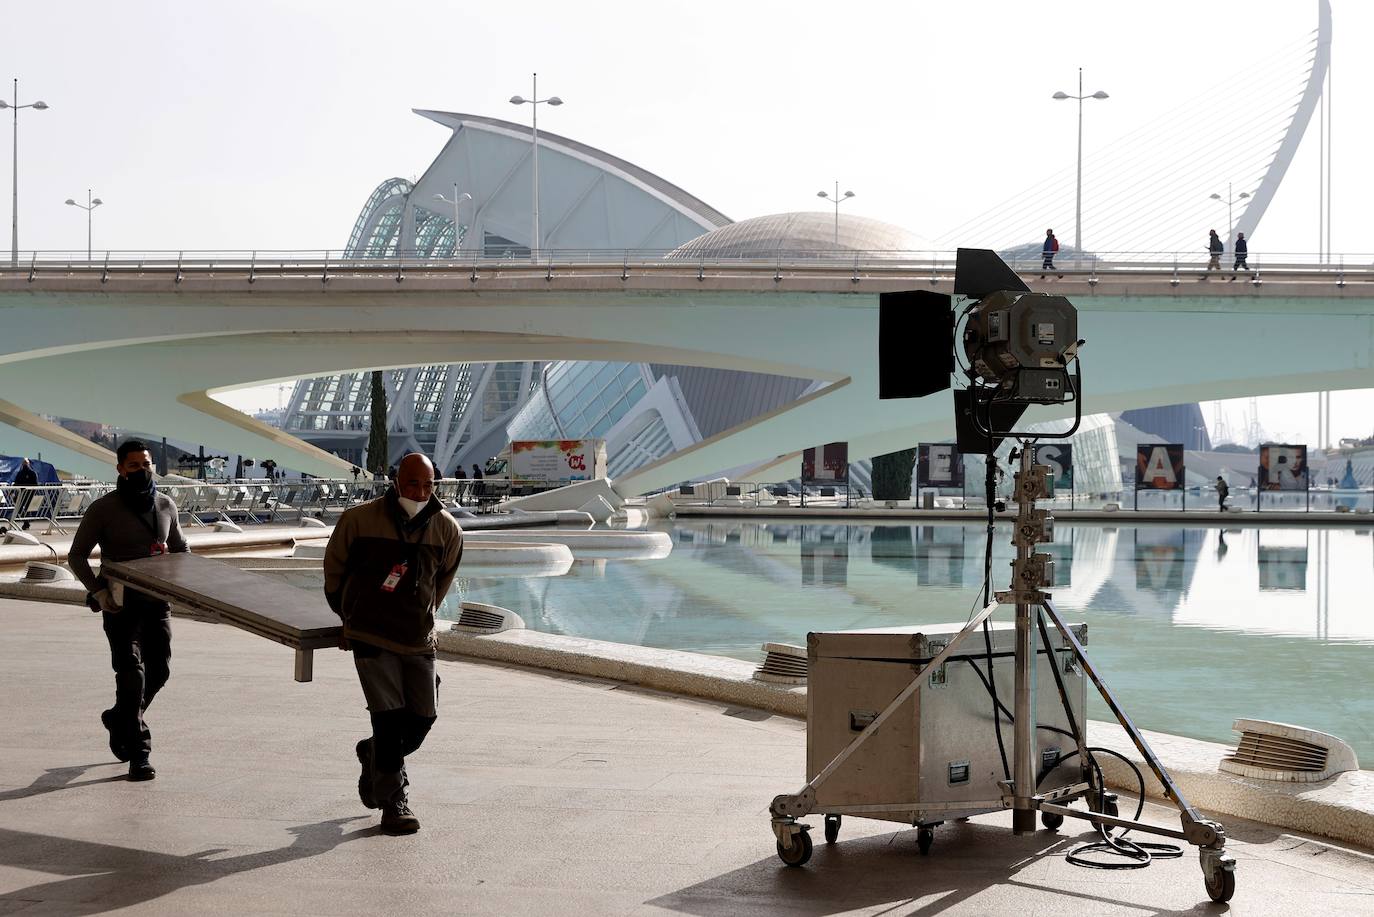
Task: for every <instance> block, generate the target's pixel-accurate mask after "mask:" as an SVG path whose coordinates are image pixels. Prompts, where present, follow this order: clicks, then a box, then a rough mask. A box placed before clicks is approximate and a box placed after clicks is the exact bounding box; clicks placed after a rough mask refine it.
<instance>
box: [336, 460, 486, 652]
mask: <svg viewBox="0 0 1374 917" xmlns="http://www.w3.org/2000/svg"><path fill="white" fill-rule="evenodd" d="M462 556H463V529H462V527H461V526H459V525H458V522H457V521H456V520H455V519H454V518H453V517H452V516H451V515H449V514H448V513H447V512H446V511H445V510H444V506H443V504H442V503H440V502H439V500H438V499H437V498H434V497H430V500H429V503H428V504H426V505H425V507H424V508H423V509H421V510H420V512H419V513H417V514H416V515H415V517H414V518H412V519H406V515H405V511H404V510H402V509H401V505H400V503H399V502H398V501H397V499H396V488H394V487H391V488H388V489H387V492H386V493H385V494H383V495H382V496H380V497H378V498H376V499H375V500H369V501H367V502H366V503H363V504H362V505H360V506H355V507H353V508H352V509H350V510H348V511H346V512H345V513H344V514H343V515H342V516H341V517H339V523H338V525H336V526H335V527H334V534H333V535H331V536H330V538H329V547H328V548H326V549H325V554H324V594H325V598H326V599H328V601H329V607H330V608H332V609H334V613H335V614H337V615H338V616H339V617H340V618H342V619H343V634H344V637H345V638H346V639H347V640H349V641H350V642H357V643H365V644H368V645H369V646H373V647H377V648H380V649H384V650H389V651H391V652H393V653H400V654H402V655H412V656H414V655H424V654H429V653H433V652H434V645H435V641H434V612H435V610H436V609H437V608H438V607H439V603H440V602H442V601H443V600H444V596H445V595H447V594H448V590H449V587H450V586H452V585H453V578H454V576H455V575H457V572H458V562H459V561H460V560H461V559H462ZM393 572H399V573H400V576H399V578H398V579H397V580H396V582H395V583H394V585H392V587H391V588H390V589H388V588H385V587H386V586H387V580H388V577H390V576H391V575H392V573H393Z"/></svg>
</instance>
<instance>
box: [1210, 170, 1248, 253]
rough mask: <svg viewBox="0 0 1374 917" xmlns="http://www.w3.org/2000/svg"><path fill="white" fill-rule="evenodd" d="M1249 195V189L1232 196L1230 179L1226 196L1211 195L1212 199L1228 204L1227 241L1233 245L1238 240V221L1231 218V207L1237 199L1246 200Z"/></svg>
mask: <svg viewBox="0 0 1374 917" xmlns="http://www.w3.org/2000/svg"><path fill="white" fill-rule="evenodd" d="M1249 196H1250V192H1248V191H1242V192H1241V193H1240V194H1237V195H1236V196H1235V197H1232V196H1231V183H1230V182H1229V181H1228V182H1227V183H1226V196H1225V197H1222V196H1221V195H1220V194H1213V195H1211V199H1212V200H1214V201H1221V202H1222V203H1223V204H1225V205H1226V241H1227V242H1229V243H1230V244H1231V245H1233V246H1234V245H1235V244H1236V240H1235V235H1236V221H1235V220H1234V219H1232V218H1231V207H1232V205H1233V204H1235V203H1236V201H1243V200H1245V199H1246V198H1247V197H1249Z"/></svg>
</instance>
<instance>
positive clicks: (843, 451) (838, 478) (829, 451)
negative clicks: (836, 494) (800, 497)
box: [801, 443, 849, 485]
mask: <svg viewBox="0 0 1374 917" xmlns="http://www.w3.org/2000/svg"><path fill="white" fill-rule="evenodd" d="M848 481H849V443H826V444H825V445H824V446H821V447H820V448H814V447H813V448H811V449H807V450H805V451H804V452H802V473H801V482H802V484H804V485H805V484H844V483H847V482H848Z"/></svg>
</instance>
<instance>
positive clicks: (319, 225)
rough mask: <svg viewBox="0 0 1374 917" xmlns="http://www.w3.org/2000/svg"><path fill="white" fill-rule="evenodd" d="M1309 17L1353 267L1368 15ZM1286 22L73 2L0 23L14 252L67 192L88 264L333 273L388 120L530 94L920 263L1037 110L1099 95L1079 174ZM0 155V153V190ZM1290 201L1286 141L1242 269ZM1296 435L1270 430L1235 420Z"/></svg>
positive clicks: (654, 165)
mask: <svg viewBox="0 0 1374 917" xmlns="http://www.w3.org/2000/svg"><path fill="white" fill-rule="evenodd" d="M1332 5H1333V8H1334V22H1335V41H1334V44H1333V67H1332V74H1333V93H1332V98H1333V103H1334V104H1333V142H1332V148H1333V157H1332V158H1333V167H1332V173H1333V176H1334V196H1335V205H1334V207H1333V220H1332V224H1333V229H1332V248H1333V250H1334V251H1337V252H1350V253H1356V252H1374V229H1371V228H1370V226H1369V225H1368V223H1367V221H1362V220H1361V214H1362V212H1364V211H1366V210H1368V204H1369V201H1368V195H1369V191H1368V183H1367V182H1366V181H1364V176H1363V174H1362V173H1363V172H1364V171H1365V169H1366V163H1367V162H1368V161H1369V160H1370V153H1371V140H1372V139H1374V136H1372V134H1371V131H1372V130H1374V129H1371V127H1370V126H1369V124H1368V119H1367V118H1366V117H1365V112H1367V111H1368V110H1369V109H1370V107H1371V103H1374V99H1371V95H1374V56H1371V55H1369V54H1368V53H1367V49H1366V47H1365V44H1366V41H1365V39H1366V38H1367V37H1368V36H1369V35H1371V34H1374V4H1368V3H1363V2H1357V0H1333V4H1332ZM1316 16H1317V3H1316V0H1259V2H1256V0H1251V2H1244V3H1240V2H1216V3H1210V4H1197V3H1176V2H1167V0H1165V2H1158V3H1154V4H1149V5H1144V6H1142V5H1140V4H1124V3H1102V2H1100V0H1099V2H1088V0H1060V2H1057V3H1054V4H1051V5H1046V4H1031V3H1025V2H1019V0H1018V2H1006V0H989V2H973V0H970V2H965V3H960V4H953V3H939V4H936V3H930V2H907V3H895V2H894V3H870V4H856V5H854V6H853V7H837V6H836V5H835V4H833V3H819V2H797V0H792V2H751V3H739V2H733V3H720V2H712V0H702V2H697V3H694V4H691V5H686V4H672V5H668V4H645V3H642V2H639V3H630V2H617V3H580V4H569V3H566V2H564V3H552V2H543V0H532V2H528V3H524V4H520V5H518V6H515V5H510V4H496V3H460V2H417V0H412V2H404V0H402V2H392V3H388V4H385V5H383V4H378V3H375V2H356V0H334V2H329V3H324V2H304V0H297V2H285V0H283V2H258V3H253V2H245V3H237V4H228V3H187V2H184V0H179V2H175V0H129V2H124V3H118V4H111V3H107V2H99V3H97V2H87V0H79V2H66V3H41V4H40V3H24V4H13V5H11V6H10V7H9V8H7V11H6V28H5V35H6V37H5V39H3V46H4V50H5V55H4V59H5V61H6V63H7V64H8V65H9V67H8V71H9V72H6V73H3V74H0V76H4V77H10V76H11V75H13V76H17V77H18V78H19V80H20V85H19V96H20V97H19V101H20V102H21V103H24V102H31V101H33V100H35V99H43V100H44V101H46V102H47V103H48V104H49V105H50V106H51V109H50V110H48V111H44V112H35V111H25V112H22V113H21V117H20V125H19V146H20V163H19V171H20V187H19V193H20V232H19V244H20V247H21V248H24V249H29V248H39V249H77V248H80V247H84V244H85V230H86V216H85V214H84V213H82V212H81V211H79V210H77V209H76V208H73V207H66V206H64V205H63V203H62V202H63V200H64V199H66V198H68V197H75V198H79V199H84V196H85V191H86V189H87V188H88V187H89V188H92V189H94V192H95V194H96V195H97V196H98V197H101V198H102V199H103V200H104V201H105V206H103V207H101V208H99V209H98V210H96V212H95V214H94V222H95V246H96V248H98V249H104V248H112V249H173V250H177V249H185V250H193V249H219V250H223V249H324V248H334V249H338V248H342V247H343V245H344V243H345V242H346V240H347V237H348V233H349V231H350V229H351V228H352V225H353V222H354V220H355V219H356V217H357V214H358V212H359V210H360V209H361V207H362V204H363V202H364V201H365V200H366V198H367V196H368V194H369V193H370V192H371V191H372V189H373V188H374V187H375V186H376V185H377V184H378V183H379V182H380V181H381V180H383V179H385V178H388V177H391V176H396V175H400V176H414V175H418V174H420V173H421V172H422V171H423V170H424V169H425V167H426V166H427V165H428V164H429V163H430V162H431V161H432V160H433V158H434V156H435V155H436V154H437V152H438V151H439V149H440V146H441V145H442V143H443V142H444V140H445V139H446V137H447V133H448V132H447V131H446V130H445V129H444V128H442V127H440V126H439V125H436V124H434V123H432V122H430V121H427V120H425V119H423V118H421V117H419V116H417V115H415V114H413V113H412V112H411V108H438V109H447V110H452V111H464V112H472V113H478V114H486V115H493V116H497V117H505V118H512V119H517V120H523V118H524V117H526V116H527V114H528V108H521V109H516V108H514V107H512V106H511V105H509V104H508V103H507V101H506V100H507V99H508V98H509V97H510V96H511V95H513V94H516V93H520V94H523V95H528V94H529V76H530V72H531V71H534V70H538V71H539V72H540V74H541V78H540V89H541V95H542V94H544V93H546V92H547V93H554V94H557V95H560V96H561V97H562V98H563V99H564V100H565V102H566V104H565V105H564V106H563V107H561V108H558V109H546V110H545V112H543V113H541V114H543V115H544V117H542V118H541V127H547V128H548V129H549V130H551V131H554V132H557V133H561V134H565V135H567V136H570V137H574V138H576V139H578V140H581V141H584V142H586V143H589V144H591V145H593V146H596V147H599V148H601V149H603V150H606V151H608V152H610V153H613V154H615V155H617V156H621V157H623V158H625V159H628V160H630V161H631V162H634V163H636V164H639V165H642V166H644V167H645V168H647V169H649V170H651V171H653V172H655V173H657V174H659V175H661V176H663V177H664V178H666V179H668V180H669V181H671V182H674V183H675V184H678V185H680V186H682V187H683V188H685V189H687V190H689V191H690V192H692V193H693V194H696V195H697V196H699V197H701V198H702V199H703V200H705V201H707V202H708V203H709V204H711V205H712V206H715V207H717V208H719V209H720V210H722V211H724V212H725V213H726V214H728V215H730V216H731V217H733V218H735V219H741V218H745V217H749V216H755V215H759V214H764V213H774V212H779V211H787V210H801V209H812V208H814V207H815V205H816V204H818V203H820V202H818V201H816V199H815V192H816V191H817V190H818V189H820V188H829V187H831V186H832V185H831V183H832V182H833V181H834V180H835V179H839V180H840V182H841V184H842V186H843V188H847V189H852V190H854V191H855V192H856V195H857V196H856V197H855V198H854V199H853V200H852V201H849V202H848V203H846V205H845V207H846V212H848V213H853V214H857V215H863V216H870V217H876V218H879V219H883V220H887V221H889V222H892V223H897V224H899V225H902V226H905V227H908V228H909V229H911V230H913V231H915V232H917V233H919V234H921V235H925V236H930V237H933V236H938V235H940V234H941V233H943V232H945V231H947V230H949V229H951V228H952V227H954V226H957V225H959V224H960V223H962V222H964V220H966V219H967V218H968V217H969V216H970V215H971V214H973V213H977V212H981V211H982V210H985V209H987V208H988V207H990V206H992V205H994V204H996V203H997V202H999V201H1001V200H1003V199H1005V198H1008V197H1010V196H1012V195H1013V194H1015V193H1016V192H1017V191H1019V190H1020V189H1021V188H1023V187H1025V186H1027V185H1029V184H1031V183H1033V182H1034V181H1035V180H1038V179H1040V178H1042V177H1044V176H1045V175H1047V174H1050V173H1053V172H1055V171H1057V170H1060V169H1063V168H1065V167H1069V166H1072V164H1073V157H1074V127H1075V119H1074V106H1073V105H1072V104H1066V103H1063V102H1054V101H1052V100H1051V99H1050V95H1051V94H1052V93H1053V92H1054V91H1055V90H1057V89H1063V90H1065V91H1073V90H1074V88H1075V85H1074V84H1075V80H1076V74H1077V69H1076V68H1078V67H1080V66H1081V67H1083V68H1084V69H1085V72H1086V78H1085V90H1086V91H1088V92H1092V91H1093V90H1095V89H1099V88H1100V89H1105V90H1107V91H1108V92H1109V93H1110V94H1111V98H1110V99H1109V100H1107V101H1105V102H1091V103H1089V107H1088V111H1087V112H1086V113H1085V114H1086V116H1087V117H1086V138H1085V150H1086V153H1087V155H1091V152H1092V150H1093V148H1094V147H1095V146H1096V145H1098V144H1102V143H1105V142H1107V141H1109V140H1111V139H1112V138H1115V137H1118V136H1121V135H1124V134H1126V133H1128V132H1129V131H1131V130H1132V129H1133V128H1134V127H1135V126H1137V125H1139V124H1141V123H1143V122H1147V121H1149V120H1150V119H1151V118H1155V117H1157V116H1159V115H1160V114H1162V113H1164V112H1167V111H1170V110H1173V109H1176V108H1177V107H1179V106H1180V105H1183V106H1196V107H1201V108H1203V109H1206V108H1209V107H1210V108H1214V109H1216V110H1217V111H1218V112H1220V111H1222V110H1224V108H1225V106H1226V105H1227V104H1228V98H1227V95H1226V94H1223V95H1221V96H1217V95H1216V94H1209V93H1207V92H1205V90H1207V89H1208V88H1209V87H1212V86H1214V85H1216V84H1218V83H1222V82H1225V81H1226V80H1227V78H1228V75H1229V74H1232V73H1236V72H1239V71H1241V70H1244V69H1246V68H1249V67H1251V66H1253V65H1254V64H1255V62H1256V60H1263V59H1265V55H1266V54H1267V53H1269V52H1272V51H1274V50H1276V49H1278V48H1281V47H1284V46H1287V45H1290V44H1291V43H1292V42H1293V41H1295V40H1298V39H1300V38H1302V37H1303V36H1304V35H1306V34H1308V33H1310V32H1311V31H1312V30H1313V29H1314V28H1315V27H1316ZM0 90H3V93H4V95H5V96H6V97H7V98H8V97H9V84H8V82H6V83H5V84H4V85H3V87H0ZM1245 91H1246V86H1245V85H1244V84H1243V83H1241V84H1238V85H1234V86H1231V87H1228V88H1227V90H1226V92H1227V93H1230V92H1234V93H1237V94H1243V93H1244V92H1245ZM6 139H8V138H6ZM9 159H10V153H9V144H8V143H5V144H0V168H3V169H4V171H5V172H8V166H9V165H10V162H9ZM1217 180H1218V184H1219V187H1222V188H1223V190H1224V180H1225V177H1224V176H1220V175H1219V176H1218V179H1217ZM0 184H3V185H7V184H8V182H3V181H0ZM1090 190H1091V189H1085V198H1086V197H1087V195H1088V193H1089V192H1090ZM1316 192H1317V155H1316V132H1315V131H1312V132H1311V133H1310V136H1309V142H1308V143H1306V144H1305V148H1304V149H1303V150H1302V151H1301V152H1300V154H1299V158H1298V160H1297V161H1296V162H1295V164H1294V167H1293V169H1292V170H1291V171H1290V173H1289V176H1288V178H1287V179H1286V181H1285V184H1284V187H1283V189H1282V190H1281V191H1280V193H1279V196H1278V198H1276V200H1275V201H1274V203H1273V205H1272V206H1271V207H1270V208H1269V211H1268V213H1267V215H1266V216H1265V218H1264V222H1263V223H1262V224H1261V227H1260V230H1259V232H1258V233H1257V235H1258V236H1262V238H1263V242H1264V247H1266V248H1268V249H1269V250H1282V251H1290V252H1310V251H1315V250H1316V249H1317V227H1318V218H1317V193H1316ZM4 209H5V210H7V209H8V208H4ZM1085 209H1086V208H1085ZM1217 222H1218V223H1219V224H1220V223H1222V222H1223V220H1222V219H1221V218H1220V217H1219V218H1218V221H1217ZM1203 231H1205V228H1204V230H1203ZM1060 234H1061V237H1064V236H1066V235H1067V234H1066V233H1065V232H1062V231H1061V233H1060ZM1370 257H1371V256H1366V257H1365V260H1369V258H1370ZM1309 400H1310V401H1311V402H1312V403H1313V405H1315V397H1314V398H1311V399H1309ZM275 402H276V396H275V393H273V394H272V395H271V397H269V398H263V399H260V400H259V403H260V404H275ZM1342 405H1343V402H1342V401H1341V400H1339V399H1338V400H1337V402H1336V409H1337V412H1338V413H1339V414H1341V415H1343V414H1344V413H1345V412H1343V411H1342V410H1341V408H1342ZM1266 410H1268V403H1266ZM1275 410H1279V408H1278V407H1276V408H1275ZM1285 410H1286V409H1285ZM1339 420H1340V418H1339V417H1338V423H1337V429H1336V432H1337V433H1338V434H1340V433H1343V432H1344V431H1343V430H1342V425H1341V423H1340V422H1339ZM1300 421H1301V411H1300V409H1299V414H1297V415H1294V416H1293V417H1292V418H1291V419H1290V418H1288V416H1287V414H1286V413H1285V414H1284V415H1283V416H1282V417H1280V416H1278V415H1276V417H1275V418H1274V419H1273V421H1272V422H1271V420H1270V419H1269V418H1267V417H1266V418H1264V422H1265V423H1266V426H1269V427H1270V428H1271V429H1291V430H1295V432H1298V430H1297V427H1298V424H1299V422H1300ZM1353 426H1355V427H1358V432H1361V433H1365V434H1367V433H1368V432H1369V424H1368V423H1367V422H1366V421H1365V420H1364V419H1363V418H1362V417H1361V418H1359V421H1358V423H1357V424H1353ZM1351 432H1354V430H1352V431H1351ZM1312 434H1313V435H1315V423H1313V424H1312Z"/></svg>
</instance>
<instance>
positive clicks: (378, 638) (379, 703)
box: [324, 452, 463, 834]
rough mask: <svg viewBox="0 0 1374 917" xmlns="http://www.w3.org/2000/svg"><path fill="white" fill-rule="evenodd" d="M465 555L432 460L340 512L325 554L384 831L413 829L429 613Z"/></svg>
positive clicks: (364, 758)
mask: <svg viewBox="0 0 1374 917" xmlns="http://www.w3.org/2000/svg"><path fill="white" fill-rule="evenodd" d="M462 556H463V529H462V527H461V526H459V525H458V522H457V520H455V519H454V518H453V516H451V515H449V513H448V512H447V511H446V510H445V509H444V505H443V504H442V503H441V502H439V499H438V498H437V497H435V496H434V465H433V463H432V462H430V460H429V459H428V458H427V457H426V456H424V455H421V454H419V453H417V452H412V453H410V454H409V455H407V456H405V458H403V459H401V464H400V465H399V466H398V467H397V469H396V480H395V481H394V482H393V483H392V485H391V486H390V487H388V488H387V490H386V493H384V494H383V495H382V496H380V497H377V498H375V499H373V500H369V501H368V502H366V503H363V504H360V505H358V506H355V507H353V508H351V509H349V510H347V511H345V512H344V514H343V515H342V516H341V517H339V522H338V524H337V525H336V526H335V527H334V534H333V535H331V536H330V538H329V546H328V547H327V548H326V549H325V556H324V594H325V598H326V599H327V600H328V601H329V607H330V608H332V609H333V610H334V612H335V613H336V614H337V615H339V617H340V618H342V619H343V637H342V640H341V644H340V647H341V648H342V649H351V650H352V651H353V665H354V667H355V668H356V669H357V671H358V680H359V682H360V683H361V684H362V689H363V697H364V699H365V700H366V701H367V712H368V716H369V717H370V718H371V721H372V735H371V736H370V737H369V738H366V739H362V740H360V741H359V742H358V743H357V745H356V746H355V749H354V750H355V751H356V753H357V756H358V763H359V764H360V765H361V766H362V772H361V774H360V775H359V777H358V798H359V799H360V800H361V801H362V804H363V805H364V806H366V807H367V808H369V809H381V810H382V831H384V832H386V833H387V834H413V833H415V832H416V831H418V830H420V820H419V818H417V817H416V816H415V813H414V812H412V811H411V810H410V799H409V795H408V789H409V786H410V781H409V779H408V778H407V776H406V768H405V759H406V756H407V755H409V754H412V753H413V752H415V751H416V750H417V749H419V747H420V745H421V744H422V743H423V742H424V740H425V736H426V735H428V734H429V731H430V728H431V727H433V725H434V721H435V720H436V719H437V718H438V710H437V702H438V694H439V690H438V689H439V676H438V673H437V672H436V671H435V667H434V651H435V637H434V612H435V611H436V610H437V609H438V607H439V604H440V603H441V602H442V601H443V600H444V596H445V595H446V594H447V593H448V590H449V587H450V586H452V585H453V578H454V576H455V575H456V574H457V572H458V562H459V561H460V560H461V559H462Z"/></svg>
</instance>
